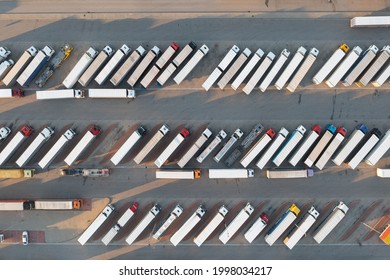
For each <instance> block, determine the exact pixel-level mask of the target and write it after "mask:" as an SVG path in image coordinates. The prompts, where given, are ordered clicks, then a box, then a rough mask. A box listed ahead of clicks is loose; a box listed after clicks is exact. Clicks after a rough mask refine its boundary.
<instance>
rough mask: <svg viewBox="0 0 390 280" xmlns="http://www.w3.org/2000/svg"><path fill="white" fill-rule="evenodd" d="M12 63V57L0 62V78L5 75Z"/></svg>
mask: <svg viewBox="0 0 390 280" xmlns="http://www.w3.org/2000/svg"><path fill="white" fill-rule="evenodd" d="M12 65H14V61H13V60H12V59H8V60H5V61H3V62H2V63H1V64H0V80H2V79H3V78H4V77H5V75H6V74H7V73H8V72H9V70H10V69H11V67H12Z"/></svg>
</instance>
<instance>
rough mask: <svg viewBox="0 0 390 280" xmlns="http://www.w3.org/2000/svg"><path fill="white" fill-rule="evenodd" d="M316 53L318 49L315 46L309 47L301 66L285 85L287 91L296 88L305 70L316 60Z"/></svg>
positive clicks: (304, 74)
mask: <svg viewBox="0 0 390 280" xmlns="http://www.w3.org/2000/svg"><path fill="white" fill-rule="evenodd" d="M318 54H319V50H317V49H316V48H312V49H310V52H309V54H308V56H307V57H306V59H305V60H304V61H303V63H302V65H301V67H300V68H299V69H298V70H297V72H296V73H295V75H294V76H293V77H292V79H291V81H290V82H289V83H288V85H287V90H288V91H289V92H291V93H292V92H294V91H295V90H296V89H297V87H298V86H299V84H300V83H301V82H302V80H303V78H304V77H305V76H306V74H307V72H309V70H310V68H311V67H312V65H313V64H314V61H316V59H317V56H318Z"/></svg>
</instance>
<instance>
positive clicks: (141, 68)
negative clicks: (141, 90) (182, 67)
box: [127, 46, 161, 87]
mask: <svg viewBox="0 0 390 280" xmlns="http://www.w3.org/2000/svg"><path fill="white" fill-rule="evenodd" d="M160 52H161V51H160V49H159V48H158V47H157V46H154V47H153V48H152V49H151V50H150V51H148V53H147V54H146V55H145V57H144V58H143V59H142V61H141V62H140V63H139V64H138V66H137V68H135V70H134V72H133V73H132V74H131V75H130V77H129V79H128V80H127V83H128V84H129V85H130V86H132V87H134V86H135V84H136V83H137V81H138V80H139V78H140V77H141V75H142V74H143V73H144V72H145V71H146V69H147V68H148V66H149V65H150V64H151V63H152V61H153V59H155V58H156V57H157V56H158V55H159V54H160Z"/></svg>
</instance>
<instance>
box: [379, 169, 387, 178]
mask: <svg viewBox="0 0 390 280" xmlns="http://www.w3.org/2000/svg"><path fill="white" fill-rule="evenodd" d="M376 176H378V177H381V178H390V169H388V168H387V169H386V168H377V169H376Z"/></svg>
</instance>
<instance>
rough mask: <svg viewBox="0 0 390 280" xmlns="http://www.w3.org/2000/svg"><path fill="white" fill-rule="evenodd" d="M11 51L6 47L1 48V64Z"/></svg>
mask: <svg viewBox="0 0 390 280" xmlns="http://www.w3.org/2000/svg"><path fill="white" fill-rule="evenodd" d="M10 54H11V51H10V50H9V49H8V48H6V47H0V63H1V62H3V61H4V60H5V59H6V58H7V57H8V56H9V55H10Z"/></svg>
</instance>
